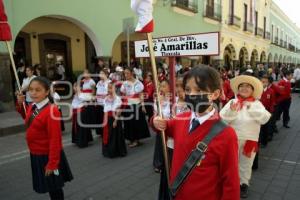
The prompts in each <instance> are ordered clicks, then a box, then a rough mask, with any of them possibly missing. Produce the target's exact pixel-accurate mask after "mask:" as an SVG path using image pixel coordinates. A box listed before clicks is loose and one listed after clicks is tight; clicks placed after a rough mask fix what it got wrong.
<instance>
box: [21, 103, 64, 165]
mask: <svg viewBox="0 0 300 200" xmlns="http://www.w3.org/2000/svg"><path fill="white" fill-rule="evenodd" d="M31 108H32V106H31V105H30V106H28V107H27V109H26V110H27V113H26V118H25V123H27V122H28V120H29V118H30V115H31V112H32V111H31ZM60 117H61V114H60V112H59V110H58V108H57V106H56V105H53V104H49V105H47V106H46V107H45V108H44V109H43V110H42V111H41V112H40V113H39V114H38V115H37V116H36V117H35V119H34V120H33V121H32V123H31V125H30V127H29V128H27V130H26V141H27V145H28V148H29V151H30V153H31V154H34V155H48V156H49V158H48V159H49V161H48V163H47V165H46V167H45V168H46V169H49V170H55V169H58V167H59V162H60V154H61V150H62V134H61V127H60Z"/></svg>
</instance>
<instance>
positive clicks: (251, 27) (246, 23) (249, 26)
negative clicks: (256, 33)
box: [244, 22, 253, 33]
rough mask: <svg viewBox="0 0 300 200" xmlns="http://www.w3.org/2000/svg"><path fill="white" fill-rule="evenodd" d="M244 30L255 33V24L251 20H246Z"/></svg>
mask: <svg viewBox="0 0 300 200" xmlns="http://www.w3.org/2000/svg"><path fill="white" fill-rule="evenodd" d="M244 31H247V32H250V33H253V24H252V23H250V22H244Z"/></svg>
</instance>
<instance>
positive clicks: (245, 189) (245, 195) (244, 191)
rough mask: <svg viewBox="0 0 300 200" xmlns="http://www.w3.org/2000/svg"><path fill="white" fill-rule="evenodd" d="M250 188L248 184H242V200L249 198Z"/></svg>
mask: <svg viewBox="0 0 300 200" xmlns="http://www.w3.org/2000/svg"><path fill="white" fill-rule="evenodd" d="M248 188H249V186H248V185H246V184H242V185H241V186H240V192H241V198H242V199H246V198H248Z"/></svg>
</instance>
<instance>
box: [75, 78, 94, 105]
mask: <svg viewBox="0 0 300 200" xmlns="http://www.w3.org/2000/svg"><path fill="white" fill-rule="evenodd" d="M95 85H96V83H95V81H94V80H93V79H91V78H90V79H88V80H83V85H82V89H81V92H80V94H79V98H81V99H82V100H84V101H91V100H92V98H93V88H94V87H95Z"/></svg>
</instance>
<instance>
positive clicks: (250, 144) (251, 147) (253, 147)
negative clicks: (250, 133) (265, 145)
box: [243, 140, 258, 158]
mask: <svg viewBox="0 0 300 200" xmlns="http://www.w3.org/2000/svg"><path fill="white" fill-rule="evenodd" d="M252 152H255V153H256V152H258V142H256V141H251V140H247V141H246V143H245V146H244V149H243V154H244V155H245V156H246V157H248V158H251V154H252Z"/></svg>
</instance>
